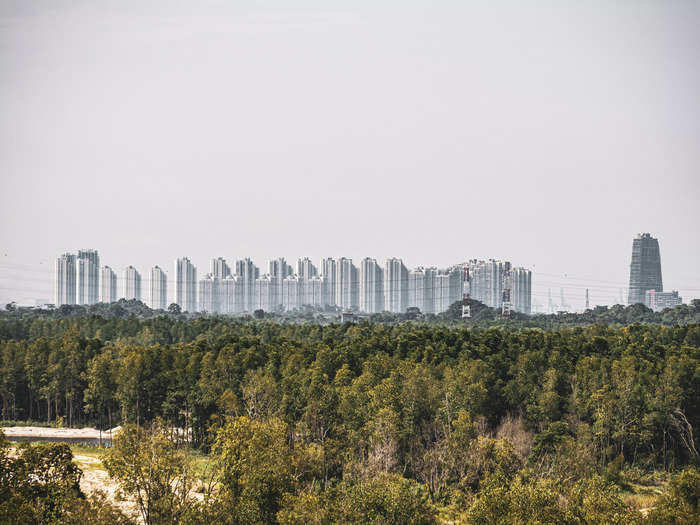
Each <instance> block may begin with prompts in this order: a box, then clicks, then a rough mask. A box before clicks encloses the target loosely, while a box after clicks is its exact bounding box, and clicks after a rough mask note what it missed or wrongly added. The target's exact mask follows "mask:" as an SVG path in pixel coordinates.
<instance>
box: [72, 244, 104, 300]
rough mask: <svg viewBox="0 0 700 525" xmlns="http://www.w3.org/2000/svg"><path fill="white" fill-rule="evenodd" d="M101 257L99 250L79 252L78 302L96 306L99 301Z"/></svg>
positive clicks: (77, 265) (77, 272)
mask: <svg viewBox="0 0 700 525" xmlns="http://www.w3.org/2000/svg"><path fill="white" fill-rule="evenodd" d="M99 288H100V256H99V255H98V253H97V250H78V259H77V261H76V302H77V303H78V304H95V303H96V302H97V301H99Z"/></svg>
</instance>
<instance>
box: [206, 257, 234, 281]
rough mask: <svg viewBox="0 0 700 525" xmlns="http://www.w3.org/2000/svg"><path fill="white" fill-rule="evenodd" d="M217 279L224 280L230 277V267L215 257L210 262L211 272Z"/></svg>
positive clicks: (221, 259) (220, 258)
mask: <svg viewBox="0 0 700 525" xmlns="http://www.w3.org/2000/svg"><path fill="white" fill-rule="evenodd" d="M210 273H211V274H212V275H213V276H214V277H216V278H217V279H225V278H226V277H228V276H229V275H231V267H230V266H229V265H228V263H227V262H226V259H224V258H223V257H217V258H216V259H212V260H211V272H210Z"/></svg>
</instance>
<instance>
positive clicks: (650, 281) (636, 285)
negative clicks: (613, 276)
mask: <svg viewBox="0 0 700 525" xmlns="http://www.w3.org/2000/svg"><path fill="white" fill-rule="evenodd" d="M647 290H656V291H657V292H663V290H664V286H663V282H662V280H661V254H660V253H659V241H658V240H657V239H655V238H654V237H652V236H651V235H650V234H648V233H641V234H639V235H637V237H636V238H635V239H634V240H633V241H632V263H631V264H630V287H629V294H628V296H627V303H628V304H637V303H642V304H644V300H645V294H646V291H647Z"/></svg>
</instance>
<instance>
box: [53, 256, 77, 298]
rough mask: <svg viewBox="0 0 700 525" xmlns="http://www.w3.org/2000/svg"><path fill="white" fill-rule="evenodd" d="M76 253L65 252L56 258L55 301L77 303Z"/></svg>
mask: <svg viewBox="0 0 700 525" xmlns="http://www.w3.org/2000/svg"><path fill="white" fill-rule="evenodd" d="M75 266H76V263H75V255H73V254H72V253H64V254H63V255H61V256H60V257H59V258H58V259H56V281H55V283H54V303H55V304H56V306H61V305H62V304H75V291H76V285H75V280H76V278H75V274H76V272H75Z"/></svg>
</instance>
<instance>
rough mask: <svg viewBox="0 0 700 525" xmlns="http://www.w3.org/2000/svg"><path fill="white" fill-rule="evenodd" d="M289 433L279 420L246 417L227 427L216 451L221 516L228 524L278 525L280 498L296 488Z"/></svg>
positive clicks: (222, 430) (215, 448) (224, 428)
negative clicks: (269, 524)
mask: <svg viewBox="0 0 700 525" xmlns="http://www.w3.org/2000/svg"><path fill="white" fill-rule="evenodd" d="M286 435H287V430H286V427H285V425H284V423H282V421H280V420H279V419H277V418H271V419H269V420H268V421H261V420H255V419H251V418H248V417H246V416H242V417H239V418H236V419H234V420H233V421H231V422H230V423H228V424H227V425H226V426H225V427H223V428H222V429H221V430H220V431H219V433H218V436H217V438H216V443H215V446H214V453H215V454H216V456H217V460H218V462H219V465H220V467H219V469H220V470H219V481H220V484H221V489H220V503H219V504H220V505H221V512H222V513H223V515H225V516H227V517H226V518H225V520H226V522H227V523H233V524H246V523H274V522H275V520H276V515H277V512H278V511H279V510H280V506H281V502H282V497H283V495H284V494H285V493H286V492H291V491H292V490H293V489H294V478H293V466H292V457H291V456H292V454H291V450H290V448H289V446H288V445H287V443H286Z"/></svg>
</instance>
